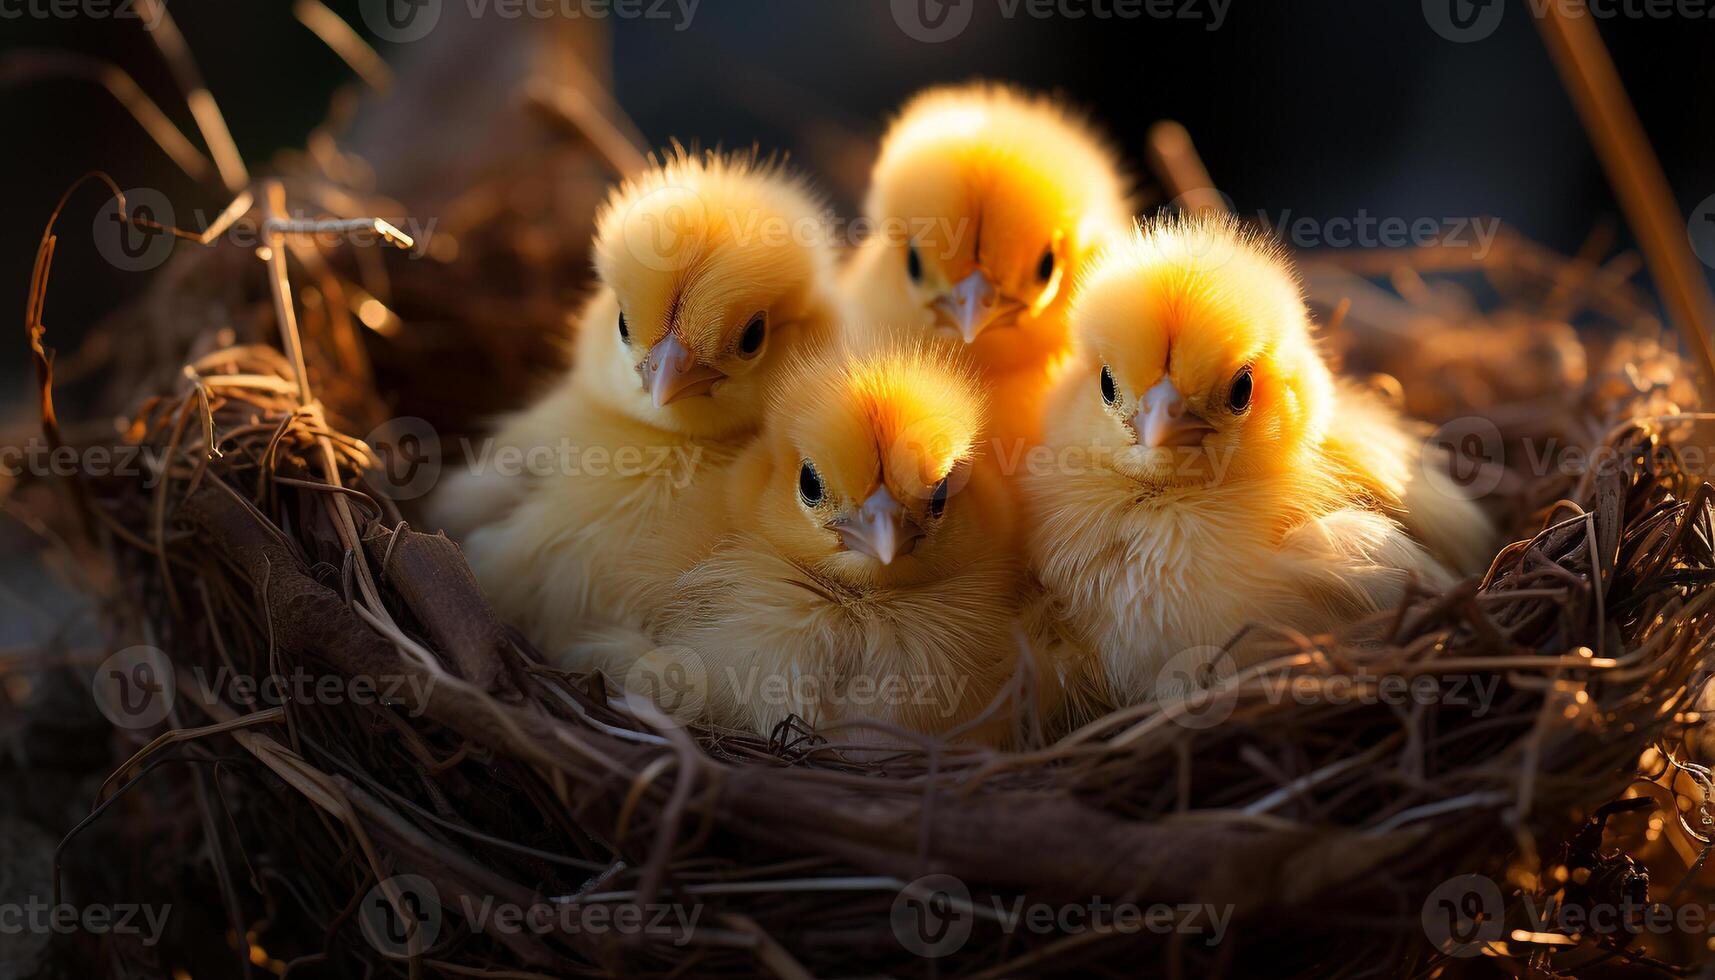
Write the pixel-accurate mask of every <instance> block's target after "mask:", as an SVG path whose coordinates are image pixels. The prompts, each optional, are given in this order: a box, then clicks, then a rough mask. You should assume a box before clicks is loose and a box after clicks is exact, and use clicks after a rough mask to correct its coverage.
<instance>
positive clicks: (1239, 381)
mask: <svg viewBox="0 0 1715 980" xmlns="http://www.w3.org/2000/svg"><path fill="white" fill-rule="evenodd" d="M1254 388H1255V383H1254V382H1252V380H1251V369H1250V368H1249V367H1245V368H1241V369H1240V370H1239V373H1238V374H1237V375H1235V376H1234V377H1233V386H1232V387H1231V388H1228V389H1227V407H1228V408H1230V409H1232V410H1233V411H1235V412H1242V411H1244V410H1245V409H1247V408H1250V407H1251V392H1252V390H1253V389H1254Z"/></svg>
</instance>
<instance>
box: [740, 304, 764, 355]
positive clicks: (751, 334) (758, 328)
mask: <svg viewBox="0 0 1715 980" xmlns="http://www.w3.org/2000/svg"><path fill="white" fill-rule="evenodd" d="M767 336H768V314H766V313H758V314H757V315H755V316H753V317H751V318H750V322H749V323H747V324H745V325H744V334H743V335H742V336H740V337H739V338H738V356H740V357H755V356H756V355H757V354H758V353H759V352H761V350H762V341H763V339H764V338H765V337H767Z"/></svg>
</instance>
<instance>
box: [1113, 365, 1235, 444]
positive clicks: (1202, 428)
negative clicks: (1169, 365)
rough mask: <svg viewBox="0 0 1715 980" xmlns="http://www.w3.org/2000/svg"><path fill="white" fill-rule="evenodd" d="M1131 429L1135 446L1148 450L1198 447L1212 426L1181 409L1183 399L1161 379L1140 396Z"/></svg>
mask: <svg viewBox="0 0 1715 980" xmlns="http://www.w3.org/2000/svg"><path fill="white" fill-rule="evenodd" d="M1131 427H1132V429H1133V430H1134V431H1135V432H1137V440H1138V442H1139V443H1141V444H1143V445H1145V446H1148V447H1149V448H1151V449H1160V448H1162V447H1163V446H1200V445H1202V444H1203V438H1204V437H1205V436H1207V435H1208V434H1209V433H1211V432H1213V431H1215V427H1214V426H1212V425H1210V424H1209V423H1207V422H1205V421H1203V420H1202V419H1200V418H1198V417H1197V416H1196V414H1195V413H1193V412H1192V411H1191V410H1190V409H1188V408H1186V407H1185V398H1184V397H1183V396H1182V395H1180V394H1179V389H1178V388H1175V387H1174V386H1173V382H1172V380H1170V379H1168V378H1165V377H1164V378H1162V379H1161V381H1160V382H1159V383H1157V384H1156V386H1155V387H1153V388H1151V389H1149V390H1148V391H1146V392H1144V393H1143V399H1142V404H1141V405H1139V406H1138V409H1137V414H1135V415H1133V416H1132V417H1131Z"/></svg>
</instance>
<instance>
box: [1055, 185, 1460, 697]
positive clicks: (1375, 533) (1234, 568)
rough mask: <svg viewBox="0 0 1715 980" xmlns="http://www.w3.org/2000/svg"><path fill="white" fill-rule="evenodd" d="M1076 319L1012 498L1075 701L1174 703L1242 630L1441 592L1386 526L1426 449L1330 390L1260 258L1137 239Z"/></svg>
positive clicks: (1323, 618)
mask: <svg viewBox="0 0 1715 980" xmlns="http://www.w3.org/2000/svg"><path fill="white" fill-rule="evenodd" d="M1072 318H1073V323H1074V329H1075V331H1076V335H1077V344H1078V351H1077V360H1076V362H1075V366H1074V367H1073V368H1072V369H1070V370H1069V371H1068V372H1067V374H1066V376H1065V377H1064V378H1063V379H1062V380H1061V381H1060V382H1058V383H1057V384H1056V385H1055V388H1054V390H1053V392H1052V393H1051V394H1050V395H1049V397H1048V399H1047V407H1046V412H1045V418H1044V423H1043V425H1044V432H1045V440H1044V441H1045V445H1047V446H1049V447H1052V448H1053V449H1054V450H1055V452H1054V453H1053V454H1052V458H1053V460H1054V465H1052V466H1045V467H1037V468H1034V469H1033V470H1032V472H1030V473H1028V474H1027V476H1026V477H1025V479H1024V480H1023V486H1024V496H1025V498H1026V507H1027V510H1028V520H1029V531H1028V543H1027V550H1028V552H1029V555H1030V561H1031V565H1032V568H1033V569H1034V571H1035V572H1036V575H1037V577H1038V579H1039V581H1040V583H1041V585H1042V586H1043V588H1044V590H1045V601H1046V604H1047V606H1048V607H1049V608H1051V609H1052V610H1054V614H1055V615H1056V616H1057V617H1058V622H1057V623H1055V624H1054V625H1055V626H1056V632H1058V633H1059V634H1060V635H1061V636H1062V637H1070V638H1071V642H1069V643H1063V644H1059V645H1058V646H1060V648H1061V649H1060V650H1059V651H1058V653H1059V656H1060V657H1061V661H1062V662H1061V667H1062V669H1063V671H1064V674H1065V680H1066V683H1067V687H1068V690H1069V692H1070V696H1071V697H1072V698H1073V699H1074V700H1078V701H1082V702H1083V703H1084V704H1085V705H1086V706H1087V707H1089V708H1091V709H1096V708H1102V707H1108V706H1112V705H1115V704H1125V703H1131V702H1135V701H1138V700H1143V699H1146V698H1148V697H1150V696H1151V695H1153V694H1157V693H1169V691H1170V690H1171V688H1172V687H1173V686H1178V685H1180V684H1182V683H1183V682H1184V680H1185V679H1186V678H1187V677H1188V676H1195V675H1196V674H1197V673H1198V671H1200V670H1203V669H1204V668H1205V667H1206V666H1207V665H1208V664H1209V663H1210V662H1212V661H1215V660H1216V659H1217V658H1218V657H1219V650H1217V649H1215V648H1219V647H1222V646H1224V645H1226V644H1228V642H1229V641H1231V640H1232V639H1233V638H1234V637H1235V635H1236V634H1238V633H1239V631H1240V630H1241V628H1242V627H1244V626H1245V625H1246V624H1248V623H1252V622H1256V623H1263V624H1272V625H1280V626H1286V627H1291V628H1295V629H1298V630H1302V631H1305V632H1315V631H1321V630H1325V629H1329V628H1332V627H1335V626H1337V625H1339V624H1341V623H1342V622H1346V621H1349V620H1351V619H1353V618H1356V617H1359V616H1361V615H1363V614H1365V613H1369V612H1372V611H1376V610H1381V609H1385V608H1388V607H1390V606H1393V605H1395V604H1397V603H1398V602H1399V601H1400V599H1401V597H1402V592H1403V589H1404V588H1405V586H1406V584H1407V582H1408V580H1410V579H1411V578H1412V577H1415V578H1416V579H1417V580H1418V581H1419V582H1420V583H1422V584H1424V585H1426V586H1429V587H1445V586H1446V585H1447V584H1448V583H1449V582H1450V576H1449V574H1448V572H1447V570H1446V569H1445V568H1444V567H1443V566H1442V564H1441V563H1440V562H1438V561H1437V560H1436V559H1434V558H1433V557H1431V556H1430V554H1429V553H1428V552H1426V551H1425V549H1424V548H1423V547H1422V546H1421V545H1420V544H1418V543H1417V542H1416V541H1414V540H1413V539H1412V538H1411V537H1410V536H1408V534H1407V533H1406V531H1405V529H1403V528H1402V527H1401V526H1400V524H1399V523H1397V522H1396V521H1395V520H1394V519H1393V518H1392V517H1390V516H1389V514H1390V512H1396V513H1397V512H1401V511H1403V509H1404V508H1405V506H1406V504H1405V502H1404V501H1402V498H1401V495H1400V491H1399V485H1398V481H1399V479H1400V478H1401V476H1400V475H1401V474H1402V473H1405V472H1407V471H1410V470H1412V469H1413V468H1414V465H1415V462H1416V460H1415V458H1414V457H1413V455H1412V454H1413V453H1416V452H1421V448H1420V444H1416V445H1414V444H1412V442H1411V440H1410V438H1409V437H1408V436H1406V435H1405V434H1404V429H1403V423H1402V422H1401V420H1399V419H1398V418H1396V417H1392V416H1390V415H1389V414H1388V413H1387V410H1386V409H1384V408H1382V407H1381V406H1380V405H1379V404H1373V403H1363V404H1354V398H1353V396H1352V394H1351V389H1348V388H1345V387H1343V386H1342V385H1340V384H1339V383H1338V382H1336V380H1335V378H1334V376H1333V374H1332V372H1331V371H1330V370H1329V367H1328V365H1327V363H1326V362H1325V361H1324V359H1323V357H1322V355H1321V353H1320V352H1319V351H1318V349H1317V348H1316V345H1315V342H1314V340H1313V338H1312V335H1311V324H1310V321H1309V318H1308V315H1307V313H1306V310H1305V306H1304V303H1303V300H1302V298H1301V296H1300V293H1299V288H1298V284H1297V281H1296V279H1295V278H1294V276H1293V274H1292V272H1291V270H1290V267H1289V265H1288V262H1287V259H1286V257H1285V255H1284V254H1283V253H1282V252H1280V251H1279V250H1278V249H1277V248H1276V247H1274V246H1273V245H1271V244H1270V243H1268V242H1266V241H1263V240H1261V239H1259V238H1257V237H1255V236H1254V235H1253V234H1251V233H1248V232H1246V231H1243V230H1242V229H1240V228H1239V226H1237V225H1236V224H1234V223H1232V222H1231V221H1230V220H1229V219H1222V218H1201V219H1172V220H1166V221H1162V222H1159V223H1153V224H1149V225H1147V226H1145V227H1142V228H1139V229H1138V230H1137V231H1136V232H1135V234H1134V235H1133V236H1132V237H1131V238H1130V239H1129V240H1128V241H1126V242H1123V243H1121V244H1118V245H1116V246H1115V247H1114V248H1113V249H1112V250H1111V251H1109V252H1108V253H1106V254H1105V255H1104V256H1103V257H1102V258H1101V259H1100V260H1099V261H1098V262H1097V263H1096V264H1095V265H1094V266H1093V267H1092V269H1091V271H1090V273H1089V275H1088V277H1087V278H1086V279H1085V281H1084V282H1083V283H1081V285H1080V288H1079V291H1078V296H1077V299H1076V302H1075V309H1074V312H1073V315H1072ZM1354 438H1357V439H1361V440H1373V441H1372V442H1371V444H1370V445H1368V446H1366V447H1365V448H1364V450H1363V451H1362V452H1359V451H1355V450H1354V447H1353V442H1352V440H1353V439H1354ZM1390 454H1391V455H1390ZM1463 503H1464V509H1463V511H1462V513H1461V514H1460V519H1462V520H1465V521H1468V522H1470V523H1472V524H1473V525H1476V526H1486V522H1485V521H1484V519H1483V516H1482V514H1481V513H1480V512H1478V511H1477V509H1476V508H1475V506H1474V505H1472V504H1470V503H1469V502H1468V501H1467V502H1463ZM1443 506H1444V509H1451V508H1452V506H1453V505H1452V503H1450V502H1449V503H1445V504H1444V505H1443ZM1048 645H1049V646H1055V645H1056V644H1053V643H1050V644H1048ZM1164 686H1165V687H1167V688H1168V690H1164V689H1163V688H1164Z"/></svg>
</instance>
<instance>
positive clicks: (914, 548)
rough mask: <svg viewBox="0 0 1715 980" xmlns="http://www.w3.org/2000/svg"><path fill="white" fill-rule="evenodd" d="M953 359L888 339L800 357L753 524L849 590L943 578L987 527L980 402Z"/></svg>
mask: <svg viewBox="0 0 1715 980" xmlns="http://www.w3.org/2000/svg"><path fill="white" fill-rule="evenodd" d="M956 356H957V352H955V351H948V350H945V349H941V348H937V347H931V346H925V345H922V344H920V343H903V342H898V341H888V342H885V343H882V344H879V345H874V346H872V347H871V348H870V349H869V350H867V351H859V352H853V351H847V352H843V353H830V354H828V355H826V356H823V357H820V358H814V359H806V360H804V361H803V362H801V363H800V364H799V365H798V366H797V367H796V368H795V369H794V370H793V372H792V374H791V376H790V377H789V378H788V380H787V381H786V383H785V384H784V385H782V389H781V394H780V395H779V396H778V397H777V398H776V399H775V400H774V404H773V406H772V408H771V411H770V414H769V417H768V423H767V428H766V430H765V436H764V438H765V439H766V440H768V445H767V452H768V456H769V460H768V466H767V467H766V476H764V477H762V479H763V481H764V482H763V485H762V486H760V487H758V488H755V489H754V493H755V498H756V500H757V504H758V505H759V506H760V507H761V510H762V514H761V518H762V519H761V520H760V521H758V522H757V524H758V526H759V527H760V528H762V530H763V533H764V534H765V535H766V536H767V537H768V538H770V540H771V542H772V543H773V544H774V546H775V547H776V548H778V549H780V551H781V553H782V554H783V555H785V556H786V557H788V558H790V559H792V560H794V561H796V562H799V563H800V564H803V565H805V566H807V567H812V568H815V569H817V570H819V571H821V572H823V573H824V574H827V575H829V576H830V577H832V578H835V579H836V580H839V581H843V582H846V583H848V584H852V585H875V584H891V585H903V584H909V583H912V582H917V581H922V580H925V579H928V578H933V577H937V576H940V575H944V574H945V573H946V570H947V569H948V568H949V567H951V566H952V565H953V564H955V563H957V562H958V561H959V560H960V556H961V555H962V554H968V553H969V552H968V551H967V549H969V548H974V547H976V546H977V543H978V542H979V541H980V540H981V539H982V537H983V535H984V528H985V525H986V524H989V523H992V522H991V519H990V518H991V515H990V513H989V505H988V503H987V502H986V499H985V496H984V494H982V493H980V492H976V491H974V490H973V487H972V482H971V481H972V480H973V479H977V480H981V479H986V477H984V476H982V475H980V474H976V472H975V470H974V463H975V456H976V453H977V449H978V444H979V441H980V439H981V438H982V435H981V433H982V421H983V395H982V390H981V388H980V386H979V384H978V383H977V381H976V380H975V377H974V374H973V372H972V371H971V369H969V368H967V367H965V366H963V365H962V363H961V362H959V361H957V360H955V357H956Z"/></svg>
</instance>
